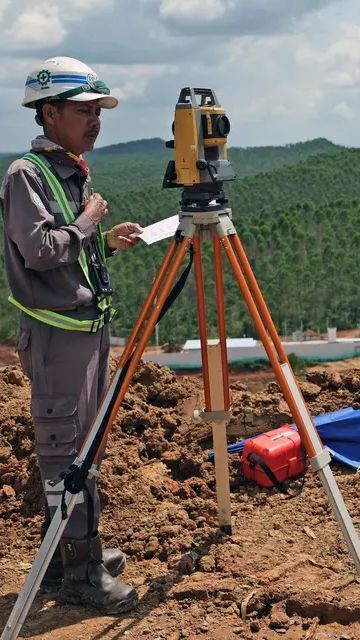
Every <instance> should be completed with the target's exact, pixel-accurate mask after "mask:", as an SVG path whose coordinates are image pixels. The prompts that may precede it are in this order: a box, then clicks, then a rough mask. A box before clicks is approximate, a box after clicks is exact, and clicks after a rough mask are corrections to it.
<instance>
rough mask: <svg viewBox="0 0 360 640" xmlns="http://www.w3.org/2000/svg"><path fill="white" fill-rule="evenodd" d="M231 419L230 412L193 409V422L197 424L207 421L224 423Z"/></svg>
mask: <svg viewBox="0 0 360 640" xmlns="http://www.w3.org/2000/svg"><path fill="white" fill-rule="evenodd" d="M231 417H232V411H206V410H205V409H203V410H202V411H199V409H195V411H194V420H196V421H197V422H198V421H200V420H208V421H209V422H224V421H227V420H230V418H231Z"/></svg>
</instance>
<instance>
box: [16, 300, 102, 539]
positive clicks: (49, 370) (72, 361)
mask: <svg viewBox="0 0 360 640" xmlns="http://www.w3.org/2000/svg"><path fill="white" fill-rule="evenodd" d="M78 319H84V318H83V317H81V316H79V317H78ZM109 344H110V339H109V325H107V326H105V327H104V328H103V329H100V330H99V331H98V332H97V333H85V332H80V331H69V330H65V329H57V328H56V327H52V326H50V325H47V324H44V323H42V322H39V321H38V320H35V319H34V318H32V317H31V316H28V315H26V314H25V313H22V314H21V317H20V326H19V331H18V336H17V350H18V354H19V358H20V362H21V365H22V368H23V370H24V372H25V373H26V375H27V376H28V378H29V379H30V381H31V413H32V416H33V423H34V432H35V451H36V453H37V457H38V461H39V467H40V472H41V477H42V481H43V485H44V491H45V495H46V499H47V506H48V513H49V514H50V517H52V516H53V515H54V513H55V511H56V508H57V506H58V505H59V504H60V499H61V496H60V494H59V493H56V492H54V489H51V487H49V486H48V485H47V482H48V481H49V480H52V479H54V478H56V477H57V476H58V474H59V473H60V472H61V471H64V470H65V469H67V468H68V467H69V466H70V464H71V463H72V462H73V460H74V458H75V457H76V455H77V453H78V452H79V450H80V447H81V445H82V443H83V441H84V438H85V436H86V434H87V432H88V429H89V427H90V426H91V423H92V422H93V419H94V417H95V415H96V413H97V409H98V407H99V404H100V401H101V399H102V397H103V395H104V392H105V391H106V388H107V385H108V382H109V378H108V357H109ZM87 488H88V491H89V492H90V495H91V497H92V500H93V507H94V521H93V525H92V531H95V530H96V529H97V526H98V521H99V515H100V501H99V495H98V492H97V488H96V483H95V480H88V481H87ZM90 502H91V500H89V497H88V495H87V492H86V491H84V492H81V493H80V494H79V495H78V503H77V504H76V505H75V508H74V510H73V512H72V515H71V517H70V519H69V522H68V524H67V526H66V528H65V531H64V534H63V535H64V537H67V538H76V539H81V538H84V537H86V535H87V534H88V529H89V525H90V523H89V522H88V513H89V511H88V506H89V504H90ZM90 512H91V509H90Z"/></svg>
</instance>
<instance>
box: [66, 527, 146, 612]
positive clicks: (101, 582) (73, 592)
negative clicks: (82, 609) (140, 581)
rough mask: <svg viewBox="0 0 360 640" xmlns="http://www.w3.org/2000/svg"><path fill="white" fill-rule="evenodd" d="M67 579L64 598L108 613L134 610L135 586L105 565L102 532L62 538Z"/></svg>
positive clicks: (136, 598)
mask: <svg viewBox="0 0 360 640" xmlns="http://www.w3.org/2000/svg"><path fill="white" fill-rule="evenodd" d="M60 549H61V556H62V560H63V566H64V580H63V583H62V586H61V589H60V592H59V595H60V598H61V599H62V600H65V602H69V603H72V604H82V605H85V606H90V607H93V608H94V609H96V610H97V611H99V612H100V613H103V614H105V615H119V614H122V613H125V612H126V611H129V610H130V609H133V607H135V605H136V603H137V600H138V597H137V593H136V591H135V589H133V587H130V586H128V585H127V584H125V583H124V582H121V581H120V580H117V579H116V578H114V577H113V576H112V575H111V574H110V573H109V571H108V569H107V568H106V567H105V564H104V561H103V554H102V549H101V542H100V537H99V535H97V536H95V537H93V538H90V540H88V539H85V540H70V539H67V538H63V539H62V540H61V541H60Z"/></svg>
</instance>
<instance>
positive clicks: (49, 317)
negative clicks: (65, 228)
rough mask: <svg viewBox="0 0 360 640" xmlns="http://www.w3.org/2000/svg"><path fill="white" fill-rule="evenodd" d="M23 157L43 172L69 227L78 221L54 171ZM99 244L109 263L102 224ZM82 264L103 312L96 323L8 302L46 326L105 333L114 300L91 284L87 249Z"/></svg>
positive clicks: (32, 157) (37, 159)
mask: <svg viewBox="0 0 360 640" xmlns="http://www.w3.org/2000/svg"><path fill="white" fill-rule="evenodd" d="M23 157H24V159H25V160H28V161H29V162H31V163H32V164H33V165H35V166H36V167H37V168H38V169H39V170H40V171H41V173H42V176H43V178H44V180H45V181H46V183H47V185H48V186H49V189H50V190H51V192H52V194H53V196H54V200H55V201H56V203H57V205H58V207H59V210H60V212H61V213H62V216H63V218H64V222H65V224H67V225H68V224H71V223H72V222H74V220H75V219H76V218H75V215H74V212H73V211H72V209H71V207H70V205H69V202H68V199H67V197H66V194H65V191H64V189H63V188H62V186H61V183H60V181H59V180H58V179H57V177H56V176H55V175H54V174H53V172H52V171H51V170H50V168H49V166H50V165H47V164H46V162H45V161H44V160H43V159H42V158H41V157H40V156H39V155H38V154H35V153H31V152H30V153H26V154H25V155H24V156H23ZM97 243H98V248H99V252H100V255H101V258H102V259H103V261H104V262H105V242H104V237H103V234H102V231H101V226H100V224H98V226H97ZM78 262H79V264H80V267H81V270H82V272H83V274H84V276H85V278H86V280H87V282H88V284H89V287H90V289H91V291H92V293H93V294H94V297H95V299H96V303H97V307H98V309H99V316H98V318H95V319H94V320H77V319H76V318H71V317H68V316H65V315H62V314H60V313H57V312H55V311H51V310H48V309H35V308H32V307H25V306H24V305H22V304H21V303H20V302H18V300H15V298H14V297H13V296H12V295H10V296H9V298H8V300H9V302H11V303H12V304H14V305H15V306H16V307H17V308H18V309H21V311H24V312H25V313H27V314H28V315H30V316H32V317H33V318H36V320H40V322H45V324H50V325H52V326H53V327H57V328H58V329H68V330H71V331H85V332H88V333H96V331H98V330H99V329H101V328H102V327H103V326H104V325H105V324H107V323H108V322H111V320H112V319H113V317H114V315H115V313H116V311H115V309H114V308H113V307H112V306H111V297H110V296H105V297H104V296H103V295H101V296H100V295H97V293H96V291H95V288H94V285H93V283H92V281H91V277H90V273H89V266H88V263H87V259H86V254H85V251H84V249H82V250H81V251H80V255H79V258H78Z"/></svg>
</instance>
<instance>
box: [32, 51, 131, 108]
mask: <svg viewBox="0 0 360 640" xmlns="http://www.w3.org/2000/svg"><path fill="white" fill-rule="evenodd" d="M47 99H49V101H51V100H76V101H80V102H83V101H88V100H99V104H100V107H102V108H104V109H113V108H114V107H116V106H117V104H118V102H119V101H118V99H117V98H116V97H115V96H113V95H111V94H110V89H109V88H108V87H107V86H106V84H105V83H104V82H102V81H101V80H99V77H98V75H97V74H96V73H95V71H93V69H91V68H90V67H88V66H87V65H86V64H84V63H83V62H80V60H76V58H66V57H56V58H49V59H48V60H45V61H44V62H41V63H40V64H39V65H38V66H37V67H36V69H34V70H33V71H32V72H31V73H30V75H29V76H28V77H27V80H26V84H25V96H24V99H23V101H22V105H23V107H30V109H36V107H37V106H38V104H39V101H43V100H47Z"/></svg>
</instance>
